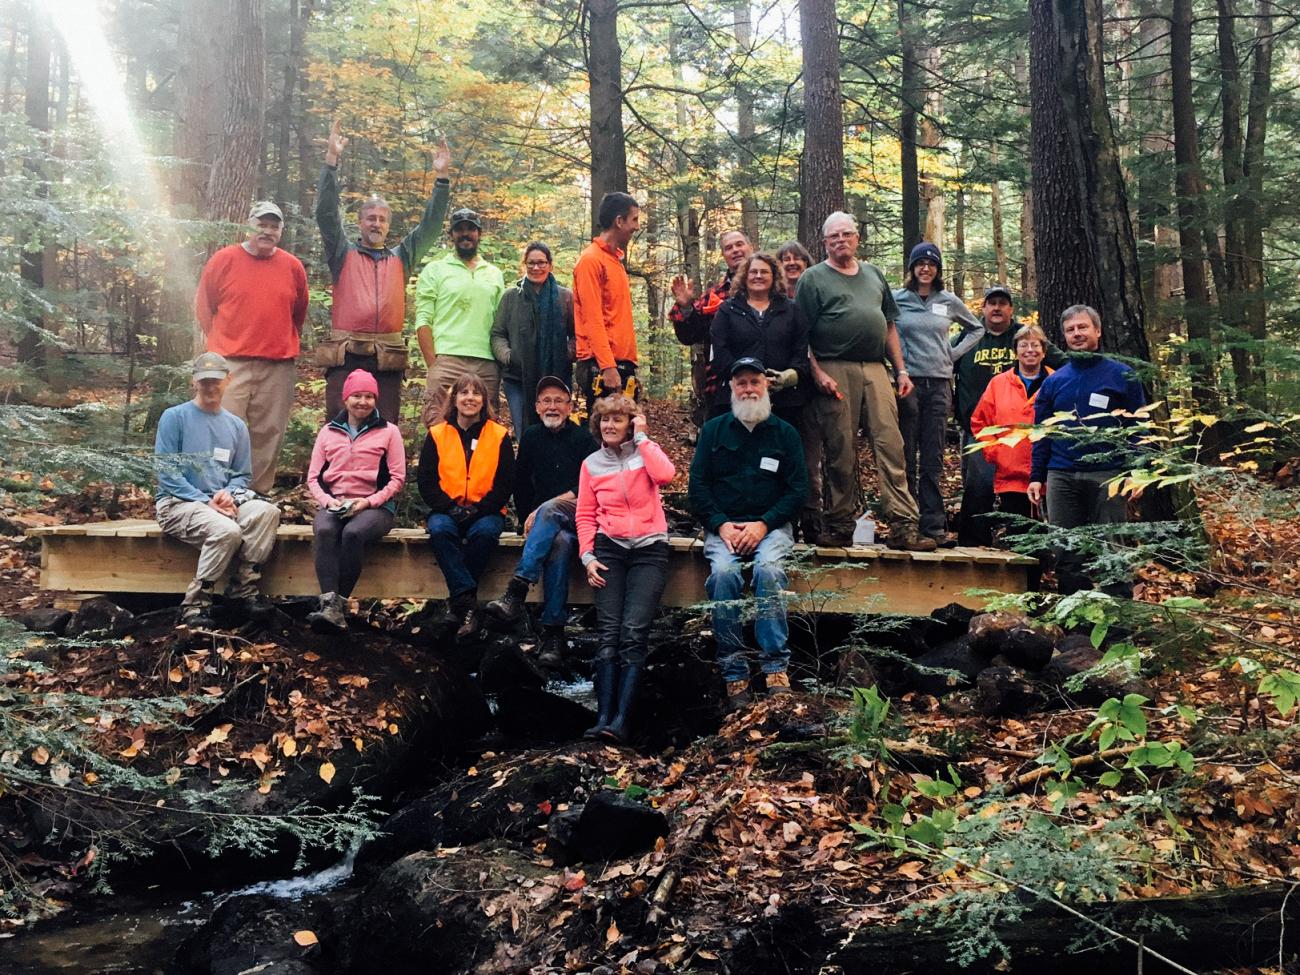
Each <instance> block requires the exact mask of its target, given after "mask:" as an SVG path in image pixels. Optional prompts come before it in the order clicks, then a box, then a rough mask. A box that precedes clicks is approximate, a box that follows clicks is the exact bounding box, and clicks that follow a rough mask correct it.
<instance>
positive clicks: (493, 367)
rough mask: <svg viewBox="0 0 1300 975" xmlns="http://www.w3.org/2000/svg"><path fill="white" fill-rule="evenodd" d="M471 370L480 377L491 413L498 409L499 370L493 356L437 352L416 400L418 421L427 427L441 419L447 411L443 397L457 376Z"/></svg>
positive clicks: (499, 403)
mask: <svg viewBox="0 0 1300 975" xmlns="http://www.w3.org/2000/svg"><path fill="white" fill-rule="evenodd" d="M467 373H468V374H473V375H475V376H478V378H479V379H481V380H483V385H484V386H486V387H487V391H488V401H487V404H486V405H489V406H491V407H492V413H493V415H495V414H497V413H498V412H500V409H501V402H500V400H501V370H500V369H499V368H498V366H497V364H496V360H495V359H475V358H473V357H471V356H463V355H440V356H438V357H437V358H435V359H434V360H433V365H432V366H430V367H429V375H428V379H427V381H426V382H425V386H424V399H423V400H421V402H420V422H421V423H422V424H424V428H425V429H426V430H427V429H429V427H431V426H433V425H434V424H435V423H441V422H442V419H443V416H444V415H445V414H446V412H447V400H448V397H449V396H450V394H451V388H452V387H453V386H455V385H456V381H457V380H458V379H460V377H461V376H464V375H466V374H467Z"/></svg>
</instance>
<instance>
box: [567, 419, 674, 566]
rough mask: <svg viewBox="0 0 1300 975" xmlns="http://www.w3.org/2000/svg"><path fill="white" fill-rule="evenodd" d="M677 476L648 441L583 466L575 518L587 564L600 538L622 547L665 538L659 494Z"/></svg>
mask: <svg viewBox="0 0 1300 975" xmlns="http://www.w3.org/2000/svg"><path fill="white" fill-rule="evenodd" d="M676 473H677V469H676V468H674V467H673V462H672V461H671V460H669V459H668V455H667V454H665V453H664V452H663V450H662V449H661V448H660V446H659V445H658V444H657V443H655V442H654V441H653V440H651V439H650V438H649V437H646V436H644V435H643V436H641V437H638V438H637V440H636V441H628V442H627V443H625V444H622V445H621V446H619V447H617V448H614V447H602V448H601V449H600V450H598V451H596V452H595V453H594V454H592V455H591V456H590V457H588V458H587V459H586V460H584V461H583V462H582V469H581V470H580V471H579V473H578V511H577V514H576V515H575V517H574V521H575V522H576V524H577V527H578V551H579V552H580V553H581V555H582V560H583V562H584V564H585V563H586V562H588V561H590V560H589V559H588V558H587V556H588V554H589V553H591V552H592V550H593V548H594V547H595V544H596V533H597V532H600V533H601V534H602V535H605V536H606V537H607V538H610V539H613V540H615V541H618V542H621V543H623V544H629V543H632V544H639V543H641V542H643V541H645V540H647V539H651V538H655V537H666V536H667V534H668V519H667V518H665V517H664V506H663V504H662V503H661V502H660V500H659V488H660V487H661V486H662V485H664V484H667V483H668V482H669V481H671V480H672V479H673V476H674V475H675V474H676Z"/></svg>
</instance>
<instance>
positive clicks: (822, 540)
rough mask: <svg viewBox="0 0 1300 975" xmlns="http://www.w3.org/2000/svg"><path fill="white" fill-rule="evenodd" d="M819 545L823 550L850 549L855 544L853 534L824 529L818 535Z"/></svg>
mask: <svg viewBox="0 0 1300 975" xmlns="http://www.w3.org/2000/svg"><path fill="white" fill-rule="evenodd" d="M817 544H818V545H820V546H821V547H822V548H848V547H849V546H851V545H852V544H853V532H837V531H831V530H829V529H823V530H822V531H820V532H818V533H817Z"/></svg>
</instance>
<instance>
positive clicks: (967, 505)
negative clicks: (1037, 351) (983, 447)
mask: <svg viewBox="0 0 1300 975" xmlns="http://www.w3.org/2000/svg"><path fill="white" fill-rule="evenodd" d="M1013 310H1014V299H1013V296H1012V294H1011V289H1010V288H1008V287H1007V286H1006V285H1005V284H995V285H992V286H991V287H989V288H986V289H985V290H984V308H983V313H982V314H983V322H984V334H983V335H982V336H980V339H979V341H978V342H976V343H975V345H974V346H972V347H971V348H970V349H968V350H967V351H966V353H965V354H964V355H962V357H961V358H960V359H958V360H957V362H956V364H955V365H954V366H953V372H954V373H955V375H956V377H957V397H956V411H955V412H956V414H957V429H958V431H959V432H960V433H961V445H962V464H961V481H962V494H961V516H960V519H959V521H958V527H957V544H959V545H991V544H992V543H993V530H992V529H993V526H992V525H991V524H990V522H989V519H988V518H987V517H986V516H987V515H988V514H989V513H990V512H991V511H992V510H993V506H994V500H995V498H994V493H993V473H994V471H993V465H992V464H991V463H989V461H988V460H987V459H985V457H984V453H983V451H980V450H976V451H973V452H971V453H967V452H966V448H967V447H968V446H969V445H970V444H971V443H973V442H974V441H975V437H974V434H972V433H971V428H970V420H971V415H972V414H973V413H974V412H975V405H976V404H977V403H979V401H980V397H981V396H983V395H984V390H985V389H986V388H987V387H988V384H989V382H990V380H992V379H993V377H994V376H996V375H997V374H998V373H1000V372H1004V371H1005V370H1007V369H1009V368H1011V366H1013V365H1015V362H1016V332H1017V331H1018V330H1019V326H1018V325H1017V324H1016V321H1015V318H1014V317H1013V314H1012V312H1013ZM958 341H960V337H958V338H955V339H954V340H953V342H954V344H956V342H958ZM1044 362H1046V364H1047V365H1048V366H1049V367H1050V368H1052V369H1059V368H1060V367H1061V366H1062V365H1064V364H1065V353H1064V352H1062V351H1061V350H1060V349H1058V348H1057V347H1056V346H1054V345H1052V344H1051V343H1050V342H1049V343H1048V344H1047V349H1046V355H1045V356H1044Z"/></svg>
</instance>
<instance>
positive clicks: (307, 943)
mask: <svg viewBox="0 0 1300 975" xmlns="http://www.w3.org/2000/svg"><path fill="white" fill-rule="evenodd" d="M293 940H294V943H295V944H297V945H299V946H301V947H303V948H310V947H311V946H312V945H314V944H316V943H317V942H318V941H320V939H319V938H317V937H316V932H315V931H306V930H304V931H295V932H294V933H293Z"/></svg>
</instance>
